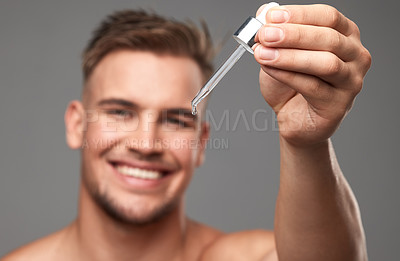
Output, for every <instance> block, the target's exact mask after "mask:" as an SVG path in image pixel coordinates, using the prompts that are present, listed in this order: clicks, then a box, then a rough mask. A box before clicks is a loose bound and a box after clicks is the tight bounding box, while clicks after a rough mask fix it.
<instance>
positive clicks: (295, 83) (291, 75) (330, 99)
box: [261, 66, 336, 110]
mask: <svg viewBox="0 0 400 261" xmlns="http://www.w3.org/2000/svg"><path fill="white" fill-rule="evenodd" d="M261 68H262V70H263V71H264V72H265V73H266V74H268V75H269V76H270V77H272V78H273V79H275V80H276V81H278V82H280V83H281V84H284V85H285V86H288V87H290V88H292V89H293V90H295V91H296V92H298V93H300V94H301V95H302V96H303V97H304V98H305V99H306V100H307V102H309V103H310V104H311V105H312V106H313V107H314V108H316V109H318V110H321V109H323V108H326V107H327V106H326V104H328V103H331V104H332V103H336V101H335V97H336V95H335V91H336V89H335V88H333V87H331V86H329V84H327V83H325V82H324V81H322V80H320V79H318V78H316V77H313V76H311V75H307V74H302V73H295V72H290V71H285V70H280V69H276V68H272V67H268V66H261Z"/></svg>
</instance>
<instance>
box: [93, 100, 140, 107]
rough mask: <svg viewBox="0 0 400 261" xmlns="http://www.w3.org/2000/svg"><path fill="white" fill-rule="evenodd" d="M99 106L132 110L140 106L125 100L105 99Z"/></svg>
mask: <svg viewBox="0 0 400 261" xmlns="http://www.w3.org/2000/svg"><path fill="white" fill-rule="evenodd" d="M97 105H98V106H104V105H121V106H125V107H131V108H138V107H139V106H138V105H137V104H135V103H133V102H130V101H127V100H124V99H114V98H111V99H104V100H101V101H99V102H98V103H97Z"/></svg>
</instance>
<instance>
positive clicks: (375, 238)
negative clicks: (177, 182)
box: [0, 0, 400, 260]
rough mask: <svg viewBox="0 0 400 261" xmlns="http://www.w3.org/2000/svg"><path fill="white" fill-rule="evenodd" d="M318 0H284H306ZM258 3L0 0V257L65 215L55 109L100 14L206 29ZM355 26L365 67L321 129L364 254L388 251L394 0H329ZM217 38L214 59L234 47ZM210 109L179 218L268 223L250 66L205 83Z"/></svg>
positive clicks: (272, 152) (268, 185)
mask: <svg viewBox="0 0 400 261" xmlns="http://www.w3.org/2000/svg"><path fill="white" fill-rule="evenodd" d="M317 2H318V1H313V2H309V1H285V2H284V3H283V2H282V3H281V4H291V3H299V4H305V3H317ZM262 3H263V2H262V1H255V0H251V1H249V0H246V1H238V0H235V1H219V0H218V1H217V0H203V1H198V0H197V1H194V0H192V1H177V0H174V1H162V0H147V1H105V0H103V1H64V2H61V1H15V0H13V1H11V0H9V1H0V88H1V92H0V126H1V127H0V166H1V168H0V256H2V255H4V254H6V253H7V252H8V251H10V250H12V249H14V248H16V247H18V246H20V245H22V244H25V243H27V242H29V241H32V240H34V239H36V238H38V237H41V236H44V235H46V234H49V233H51V232H53V231H55V230H58V229H60V228H61V227H63V226H65V225H67V224H68V223H69V222H71V221H72V220H73V219H74V217H75V216H76V205H77V195H78V182H79V153H78V152H77V151H71V150H69V149H68V148H67V146H66V145H65V139H64V123H63V114H64V109H65V107H66V105H67V103H68V101H70V100H71V99H75V98H79V95H80V88H81V73H80V53H81V50H82V49H83V47H84V45H85V44H86V42H87V40H88V38H89V35H90V33H91V31H92V30H93V28H94V27H95V26H96V25H97V24H98V22H99V21H100V19H102V18H103V17H104V16H105V15H106V14H109V13H110V12H112V11H114V10H119V9H122V8H135V7H143V8H146V9H149V8H150V9H154V10H156V11H157V12H159V13H161V14H164V15H167V16H173V17H176V18H178V19H184V18H186V17H190V18H191V19H193V20H195V21H198V20H199V19H200V18H204V19H205V20H206V21H207V22H208V24H209V26H210V28H211V32H212V35H213V36H214V38H215V39H221V38H224V36H226V35H229V34H231V33H233V31H234V30H235V29H236V28H237V27H238V26H239V25H240V24H241V23H242V22H243V21H244V19H246V18H247V16H249V15H253V13H254V12H255V10H257V8H258V6H259V5H261V4H262ZM328 3H329V4H331V5H333V6H335V7H336V8H338V9H339V10H341V11H342V12H343V13H344V14H345V15H346V16H348V17H350V18H351V19H353V20H354V21H355V22H356V23H357V24H358V25H359V27H360V29H361V32H362V40H363V43H364V45H365V46H366V47H367V48H368V49H369V50H370V52H371V54H372V57H373V65H372V68H371V70H370V71H369V73H368V75H367V77H366V80H365V85H364V86H365V87H364V90H363V92H362V93H361V94H360V95H359V97H358V99H357V101H356V104H355V107H354V108H353V110H352V112H351V113H350V115H349V116H348V117H347V118H346V120H345V121H344V122H343V124H342V126H341V128H340V129H339V130H338V131H337V133H336V134H335V136H334V137H333V140H334V144H335V147H336V152H337V155H338V158H339V161H340V163H341V167H342V169H343V171H344V173H345V174H346V177H347V179H348V180H349V182H350V184H351V186H352V188H353V190H354V192H355V194H356V197H357V198H358V202H359V204H360V208H361V212H362V217H363V222H364V227H365V231H366V235H367V241H368V250H369V256H370V260H398V259H397V258H396V257H397V256H398V254H397V253H398V244H399V240H398V238H399V237H398V235H399V232H400V225H399V222H398V221H399V220H400V211H399V203H398V202H399V196H400V192H399V191H398V189H397V188H398V184H399V181H400V178H399V168H398V162H399V152H398V151H399V146H400V144H399V143H400V142H399V137H398V133H399V131H398V129H399V119H398V103H397V100H398V99H399V98H400V97H399V94H400V91H399V87H400V86H399V84H398V75H399V68H400V66H399V65H400V64H399V58H400V55H399V51H398V47H399V46H400V45H399V29H398V19H395V18H397V17H398V10H399V4H398V3H396V2H395V1H394V0H391V1H385V2H381V3H378V2H377V1H372V0H365V1H355V0H331V1H329V2H328ZM234 46H235V43H234V41H233V40H232V39H229V40H228V41H227V42H226V44H225V45H224V47H223V49H222V51H221V53H220V55H219V56H218V57H217V59H216V64H219V63H220V62H221V61H222V60H223V58H225V57H226V56H227V55H228V54H229V53H230V52H231V51H232V49H233V48H234ZM260 108H266V112H267V113H264V114H260V117H258V118H257V120H258V121H257V124H259V125H258V126H260V125H262V124H264V121H265V120H267V123H268V124H269V127H268V130H267V131H264V132H260V131H256V130H254V128H252V129H251V130H250V131H248V130H246V126H245V124H244V122H243V121H240V122H239V124H238V126H237V128H236V129H235V130H233V127H232V125H233V124H234V121H235V118H236V116H237V112H238V111H239V110H244V112H245V113H246V115H248V117H247V119H248V120H249V121H250V124H251V117H250V116H251V114H252V113H253V112H254V111H255V110H257V109H260ZM210 109H211V110H212V112H213V116H214V117H215V119H216V120H217V121H218V120H220V119H221V115H222V113H223V112H224V110H227V109H229V113H230V116H231V119H230V127H229V128H228V130H226V129H225V127H222V128H221V129H215V130H214V133H213V136H212V138H213V139H215V140H217V141H218V140H219V141H221V139H224V140H225V142H228V148H226V149H218V148H211V149H209V150H208V154H207V159H206V164H205V165H204V166H203V167H202V168H200V169H199V170H198V172H197V174H196V175H195V178H194V180H193V182H192V185H191V187H190V188H189V191H188V194H187V210H188V214H189V215H190V216H191V217H194V218H196V219H197V220H199V221H201V222H204V223H208V224H210V225H212V226H215V227H218V228H219V229H222V230H224V231H236V230H243V229H253V228H267V229H272V227H273V215H274V207H275V197H276V194H277V190H278V181H279V147H278V139H277V138H278V133H277V131H276V129H274V127H273V123H274V122H273V114H272V113H271V110H270V109H267V105H266V104H265V103H264V101H263V99H262V97H261V96H260V94H259V89H258V65H257V63H256V62H255V61H254V59H253V58H252V57H251V56H250V55H246V56H245V57H243V58H242V59H241V60H240V61H239V63H238V64H237V65H236V66H235V67H234V69H233V70H232V71H231V72H230V73H229V74H228V75H227V77H226V78H225V79H224V80H223V81H222V82H221V83H220V85H219V86H218V87H217V88H216V89H215V91H214V93H213V97H212V99H211V104H210Z"/></svg>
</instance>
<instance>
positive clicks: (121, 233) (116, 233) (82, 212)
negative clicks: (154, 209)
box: [73, 186, 187, 260]
mask: <svg viewBox="0 0 400 261" xmlns="http://www.w3.org/2000/svg"><path fill="white" fill-rule="evenodd" d="M80 192H81V195H80V202H79V214H78V218H77V220H76V222H75V223H74V224H73V230H75V231H76V233H74V234H75V235H76V236H75V237H76V240H75V242H76V248H75V249H76V250H77V253H76V254H77V256H78V257H80V258H79V259H80V260H83V259H85V260H174V259H177V258H178V257H179V256H181V255H182V251H183V247H184V245H185V238H186V225H187V224H186V223H187V221H186V218H185V215H184V213H183V202H180V203H179V204H178V206H177V207H176V208H175V209H174V210H173V211H172V212H171V213H169V214H168V215H166V216H165V217H163V218H162V219H160V220H159V221H157V222H154V223H152V224H149V225H141V226H136V225H128V224H123V223H121V222H119V221H116V220H114V219H113V218H111V217H110V216H108V215H107V214H106V213H105V212H104V211H103V210H102V209H101V208H100V207H99V206H98V205H97V204H96V203H95V202H94V201H93V200H92V199H91V197H90V196H89V195H88V194H87V191H85V189H84V188H82V186H81V191H80Z"/></svg>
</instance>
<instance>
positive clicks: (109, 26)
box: [82, 10, 215, 81]
mask: <svg viewBox="0 0 400 261" xmlns="http://www.w3.org/2000/svg"><path fill="white" fill-rule="evenodd" d="M201 25H202V26H201V29H200V28H198V27H197V26H196V25H195V24H194V23H193V22H190V21H188V22H186V23H183V22H179V21H176V20H174V19H167V18H164V17H162V16H159V15H157V14H155V13H148V12H146V11H144V10H139V11H134V10H123V11H118V12H115V13H113V14H111V15H109V16H108V17H107V18H106V19H105V20H104V21H103V22H102V23H101V24H100V26H99V27H98V28H97V29H96V30H95V31H94V32H93V36H92V38H91V39H90V41H89V43H88V45H87V47H86V48H85V50H84V52H83V55H82V59H83V61H82V67H83V68H82V69H83V77H84V81H86V80H87V79H88V78H89V76H90V75H91V73H92V72H93V70H94V68H95V67H96V65H97V64H98V63H99V62H100V60H101V59H102V58H104V57H105V56H106V55H107V54H108V53H110V52H112V51H115V50H119V49H131V50H139V51H151V52H154V53H158V54H172V55H177V56H186V57H189V58H192V59H193V60H194V61H195V62H196V63H197V64H198V65H199V66H200V68H201V71H202V73H203V76H204V79H205V80H206V79H208V78H209V77H210V76H211V74H212V72H213V65H212V60H213V58H214V55H215V50H214V47H213V44H212V40H211V37H210V33H209V30H208V28H207V26H206V24H205V23H204V22H202V23H201Z"/></svg>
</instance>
